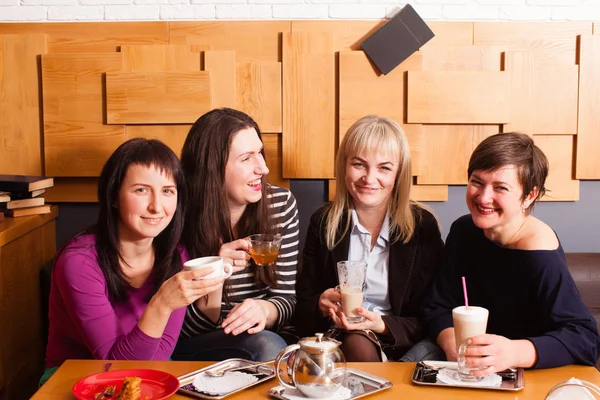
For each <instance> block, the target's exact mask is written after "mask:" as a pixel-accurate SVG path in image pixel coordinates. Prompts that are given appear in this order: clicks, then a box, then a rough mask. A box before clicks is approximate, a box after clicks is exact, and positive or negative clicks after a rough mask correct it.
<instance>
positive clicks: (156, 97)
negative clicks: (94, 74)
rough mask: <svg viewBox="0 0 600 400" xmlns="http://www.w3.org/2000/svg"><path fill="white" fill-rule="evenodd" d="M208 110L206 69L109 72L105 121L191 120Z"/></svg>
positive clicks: (166, 122)
mask: <svg viewBox="0 0 600 400" xmlns="http://www.w3.org/2000/svg"><path fill="white" fill-rule="evenodd" d="M209 110H210V74H209V73H208V72H109V73H107V74H106V120H107V123H108V124H182V123H183V124H184V123H193V122H194V121H196V119H197V118H198V116H199V115H202V114H204V113H205V112H207V111H209Z"/></svg>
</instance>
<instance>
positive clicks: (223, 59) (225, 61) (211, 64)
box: [198, 50, 237, 116]
mask: <svg viewBox="0 0 600 400" xmlns="http://www.w3.org/2000/svg"><path fill="white" fill-rule="evenodd" d="M204 70H205V71H208V72H210V108H211V109H213V108H221V107H229V108H235V92H236V87H237V86H236V83H235V81H236V61H235V51H213V50H210V51H205V52H204ZM200 115H201V114H198V116H200Z"/></svg>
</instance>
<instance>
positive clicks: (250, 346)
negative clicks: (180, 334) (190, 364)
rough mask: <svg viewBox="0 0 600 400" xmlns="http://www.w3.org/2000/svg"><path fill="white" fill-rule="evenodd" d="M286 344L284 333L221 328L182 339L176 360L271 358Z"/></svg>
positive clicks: (255, 359) (252, 359)
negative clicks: (228, 331)
mask: <svg viewBox="0 0 600 400" xmlns="http://www.w3.org/2000/svg"><path fill="white" fill-rule="evenodd" d="M286 346H287V344H286V342H285V340H283V338H282V337H281V336H279V335H278V334H276V333H275V332H271V331H269V330H266V329H265V330H263V331H261V332H258V333H255V334H252V335H250V334H248V333H246V332H244V333H242V334H239V335H237V336H233V335H231V334H225V332H224V331H223V329H219V330H216V331H212V332H207V333H202V334H200V335H197V336H194V337H191V338H186V339H179V341H178V342H177V346H175V351H174V352H173V360H176V361H221V360H225V359H228V358H243V359H246V360H251V361H270V360H274V359H275V357H276V356H277V354H278V353H279V352H280V351H281V350H282V349H283V348H285V347H286Z"/></svg>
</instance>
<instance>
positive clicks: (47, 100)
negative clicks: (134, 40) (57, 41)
mask: <svg viewBox="0 0 600 400" xmlns="http://www.w3.org/2000/svg"><path fill="white" fill-rule="evenodd" d="M122 66H123V60H122V54H120V53H113V54H47V55H45V56H42V84H43V99H44V149H45V161H46V174H47V175H50V176H98V175H99V174H100V170H101V169H102V166H103V165H104V162H105V161H106V160H107V159H108V157H109V156H110V154H112V152H113V151H114V150H115V149H116V148H117V147H118V146H119V145H120V144H121V143H122V142H123V139H124V132H123V131H124V128H123V126H122V125H105V124H104V87H103V86H104V76H103V74H104V73H105V72H116V71H121V70H122Z"/></svg>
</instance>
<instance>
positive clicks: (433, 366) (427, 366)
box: [412, 361, 525, 391]
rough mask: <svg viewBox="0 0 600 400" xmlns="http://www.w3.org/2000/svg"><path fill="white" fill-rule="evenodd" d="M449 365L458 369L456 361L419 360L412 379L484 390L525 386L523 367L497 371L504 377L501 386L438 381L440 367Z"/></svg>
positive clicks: (435, 384) (519, 388) (432, 383)
mask: <svg viewBox="0 0 600 400" xmlns="http://www.w3.org/2000/svg"><path fill="white" fill-rule="evenodd" d="M444 367H449V368H454V369H457V368H458V366H457V365H456V363H455V362H448V361H425V362H418V363H417V366H416V367H415V370H414V371H413V374H412V381H413V382H414V383H416V384H417V385H430V386H439V387H459V388H466V389H484V390H512V391H516V390H521V389H523V388H524V387H525V378H524V372H523V368H517V369H516V370H505V371H500V372H497V374H498V375H500V377H501V378H502V384H501V385H500V386H499V387H491V386H468V385H450V384H447V383H443V382H438V380H437V373H438V369H441V368H444Z"/></svg>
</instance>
